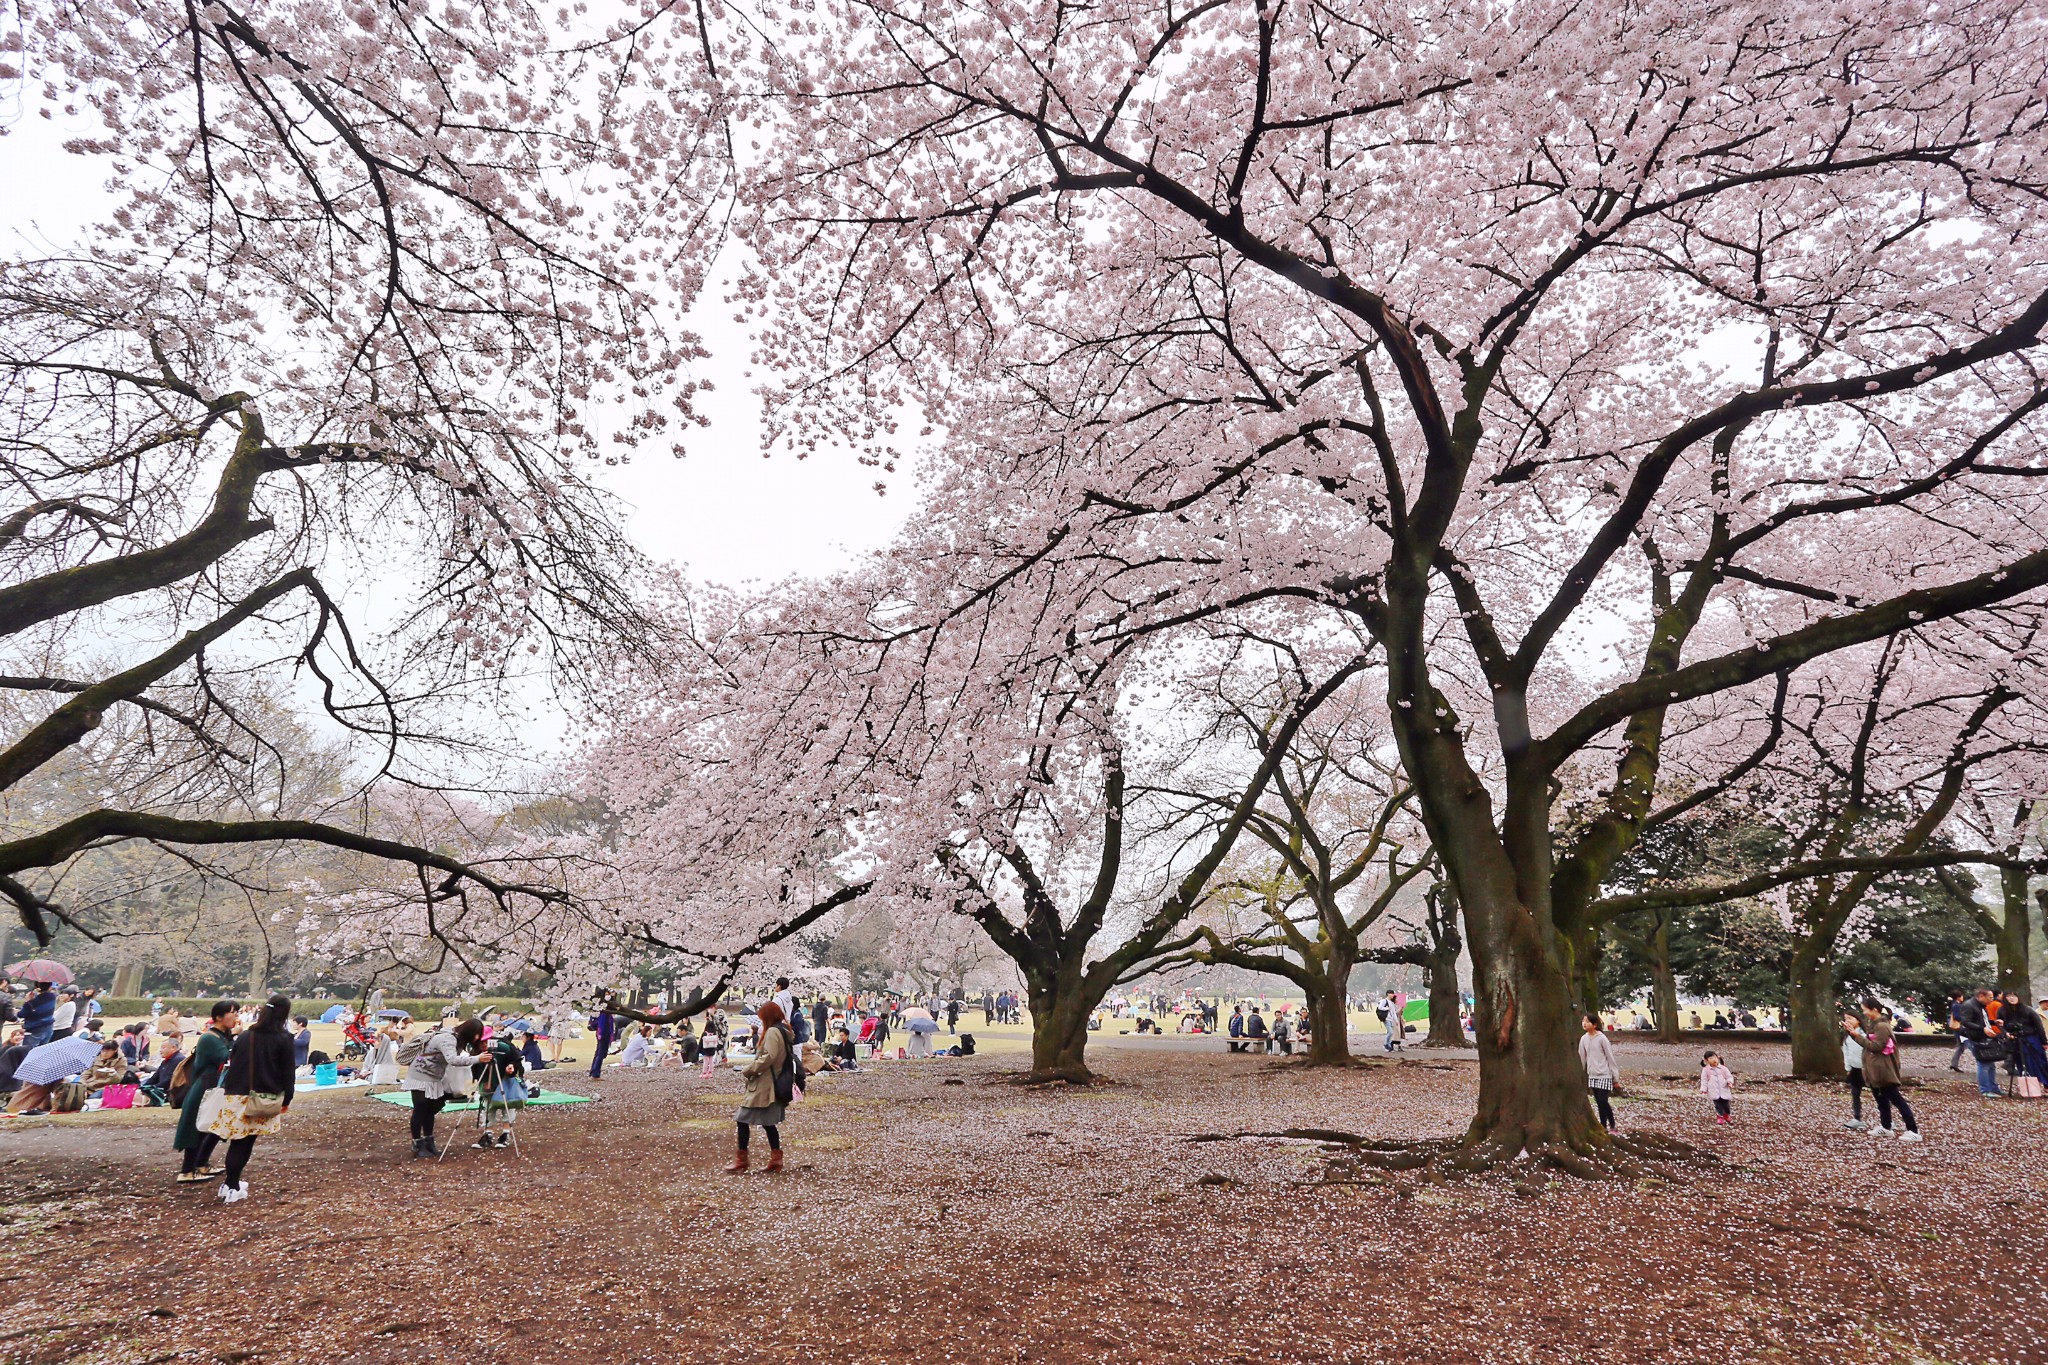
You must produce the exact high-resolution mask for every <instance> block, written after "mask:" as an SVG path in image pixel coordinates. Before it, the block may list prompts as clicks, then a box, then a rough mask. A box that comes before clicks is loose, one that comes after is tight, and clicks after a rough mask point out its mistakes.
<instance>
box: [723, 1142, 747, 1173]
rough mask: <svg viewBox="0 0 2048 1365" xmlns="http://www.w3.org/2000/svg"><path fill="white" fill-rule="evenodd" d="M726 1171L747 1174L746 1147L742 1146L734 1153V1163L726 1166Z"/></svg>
mask: <svg viewBox="0 0 2048 1365" xmlns="http://www.w3.org/2000/svg"><path fill="white" fill-rule="evenodd" d="M725 1173H726V1174H727V1175H745V1174H746V1173H747V1149H746V1148H744V1147H742V1148H740V1149H739V1150H738V1151H737V1152H734V1153H733V1154H732V1165H730V1166H728V1167H726V1168H725Z"/></svg>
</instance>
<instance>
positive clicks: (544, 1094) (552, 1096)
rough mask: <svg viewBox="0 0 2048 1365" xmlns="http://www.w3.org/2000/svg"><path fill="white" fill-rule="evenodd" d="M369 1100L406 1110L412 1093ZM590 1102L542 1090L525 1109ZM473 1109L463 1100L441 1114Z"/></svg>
mask: <svg viewBox="0 0 2048 1365" xmlns="http://www.w3.org/2000/svg"><path fill="white" fill-rule="evenodd" d="M370 1098H371V1099H373V1100H382V1101H384V1103H386V1104H399V1105H404V1106H405V1107H406V1108H408V1109H410V1108H411V1107H412V1092H411V1091H410V1090H386V1091H384V1092H382V1093H381V1094H376V1095H372V1096H370ZM592 1102H593V1101H592V1099H591V1097H590V1096H589V1095H564V1094H563V1093H562V1092H561V1091H559V1090H543V1091H541V1092H540V1093H539V1094H538V1095H530V1096H528V1097H527V1100H526V1107H527V1108H529V1109H531V1108H533V1106H535V1105H537V1104H590V1103H592ZM474 1108H476V1101H475V1100H464V1101H463V1102H462V1103H461V1104H451V1105H449V1106H448V1107H447V1108H445V1109H443V1110H442V1111H441V1112H442V1113H444V1114H459V1113H461V1112H462V1111H463V1110H465V1109H474Z"/></svg>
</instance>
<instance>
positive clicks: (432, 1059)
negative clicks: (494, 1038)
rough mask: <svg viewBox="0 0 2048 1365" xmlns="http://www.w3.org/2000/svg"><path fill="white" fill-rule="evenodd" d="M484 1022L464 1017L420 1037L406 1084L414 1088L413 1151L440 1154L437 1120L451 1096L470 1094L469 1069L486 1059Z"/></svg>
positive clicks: (466, 1096) (408, 1061) (407, 1073)
mask: <svg viewBox="0 0 2048 1365" xmlns="http://www.w3.org/2000/svg"><path fill="white" fill-rule="evenodd" d="M483 1041H484V1026H483V1024H482V1023H481V1022H479V1021H477V1020H475V1019H464V1020H463V1021H461V1022H460V1023H458V1024H457V1025H456V1026H455V1027H454V1028H453V1029H447V1028H438V1029H435V1030H434V1031H433V1032H432V1033H429V1034H428V1035H427V1036H426V1037H425V1038H423V1039H421V1040H420V1043H419V1047H418V1049H417V1050H416V1051H415V1052H414V1053H413V1055H412V1056H411V1057H410V1058H409V1059H408V1060H407V1062H406V1068H405V1088H406V1089H407V1090H410V1091H411V1092H412V1154H413V1155H414V1156H415V1157H438V1156H439V1155H441V1149H440V1148H439V1147H437V1146H435V1145H434V1120H435V1119H436V1118H438V1117H439V1116H440V1113H441V1110H442V1109H443V1108H444V1107H445V1106H446V1105H447V1103H448V1101H449V1100H451V1099H458V1100H459V1099H466V1098H468V1096H469V1080H470V1071H469V1069H470V1068H471V1067H473V1066H475V1065H476V1064H477V1063H478V1062H481V1061H483V1060H484V1056H485V1053H484V1050H483Z"/></svg>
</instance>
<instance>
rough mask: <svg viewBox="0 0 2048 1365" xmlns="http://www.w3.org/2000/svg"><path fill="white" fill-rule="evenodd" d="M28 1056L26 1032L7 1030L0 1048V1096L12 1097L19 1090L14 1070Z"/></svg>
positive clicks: (18, 1082)
mask: <svg viewBox="0 0 2048 1365" xmlns="http://www.w3.org/2000/svg"><path fill="white" fill-rule="evenodd" d="M28 1054H29V1042H28V1032H27V1030H25V1029H21V1028H11V1029H9V1030H7V1041H6V1043H5V1045H4V1046H0V1095H12V1094H13V1093H14V1092H15V1091H17V1090H19V1089H21V1082H20V1081H17V1080H15V1079H14V1068H16V1067H17V1066H20V1065H21V1059H22V1058H24V1057H26V1056H28Z"/></svg>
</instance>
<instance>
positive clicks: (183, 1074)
mask: <svg viewBox="0 0 2048 1365" xmlns="http://www.w3.org/2000/svg"><path fill="white" fill-rule="evenodd" d="M191 1088H192V1054H191V1053H189V1052H188V1053H186V1054H185V1055H184V1056H182V1057H180V1058H179V1059H178V1065H177V1067H176V1068H175V1069H174V1070H173V1071H172V1072H171V1088H170V1091H169V1092H168V1093H169V1097H170V1101H171V1103H172V1104H183V1103H184V1102H185V1092H186V1091H187V1090H190V1089H191Z"/></svg>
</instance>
